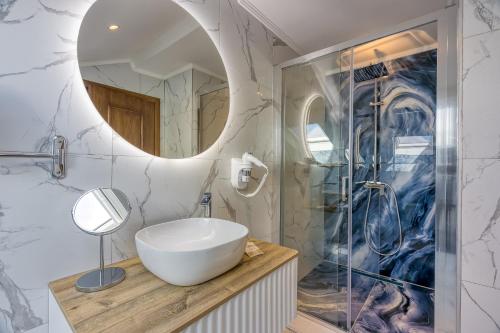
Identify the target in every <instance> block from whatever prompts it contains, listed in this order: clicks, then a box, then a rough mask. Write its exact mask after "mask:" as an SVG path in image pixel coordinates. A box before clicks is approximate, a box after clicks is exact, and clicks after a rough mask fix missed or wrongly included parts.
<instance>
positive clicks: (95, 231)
mask: <svg viewBox="0 0 500 333" xmlns="http://www.w3.org/2000/svg"><path fill="white" fill-rule="evenodd" d="M131 210H132V208H131V206H130V203H129V201H128V199H127V196H126V195H125V194H124V193H123V192H122V191H120V190H117V189H112V188H96V189H93V190H90V191H88V192H86V193H84V194H83V195H82V196H81V197H80V198H79V199H78V200H77V202H76V203H75V205H74V207H73V212H72V215H73V221H74V222H75V224H76V226H77V227H78V228H79V229H81V230H82V231H84V232H86V233H88V234H90V235H94V236H99V238H100V246H99V247H100V267H99V268H98V269H96V270H93V271H90V272H88V273H86V274H85V275H83V276H82V277H80V278H79V279H78V281H77V282H76V285H75V287H76V289H77V290H79V291H82V292H95V291H99V290H103V289H107V288H110V287H112V286H114V285H116V284H118V283H120V282H121V281H123V279H125V271H124V270H123V269H122V268H118V267H108V268H104V244H103V242H104V240H103V236H104V235H108V234H111V233H113V232H115V231H116V230H118V229H119V228H120V227H122V226H123V225H124V224H125V222H127V220H128V218H129V216H130V212H131Z"/></svg>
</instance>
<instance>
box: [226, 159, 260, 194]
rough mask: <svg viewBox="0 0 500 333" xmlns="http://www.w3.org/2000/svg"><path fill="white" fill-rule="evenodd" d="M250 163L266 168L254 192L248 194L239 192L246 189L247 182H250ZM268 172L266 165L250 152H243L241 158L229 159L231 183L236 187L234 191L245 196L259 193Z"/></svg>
mask: <svg viewBox="0 0 500 333" xmlns="http://www.w3.org/2000/svg"><path fill="white" fill-rule="evenodd" d="M252 164H255V165H256V166H258V167H261V168H264V169H266V173H265V174H264V176H263V177H262V180H261V181H260V184H259V186H257V189H256V190H255V191H254V192H252V193H248V194H245V193H241V192H240V190H244V189H246V188H247V187H248V183H249V182H250V175H251V173H252ZM268 174H269V169H268V168H267V166H266V165H265V164H264V163H262V162H261V161H260V160H259V159H257V158H256V157H255V156H253V155H252V154H250V153H244V154H243V156H242V157H241V158H232V159H231V184H232V185H233V187H234V188H235V189H236V192H238V193H239V194H240V195H242V196H244V197H246V198H251V197H253V196H255V195H256V194H257V193H259V191H260V190H261V188H262V186H264V183H265V182H266V178H267V176H268Z"/></svg>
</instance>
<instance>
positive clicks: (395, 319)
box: [298, 261, 434, 333]
mask: <svg viewBox="0 0 500 333" xmlns="http://www.w3.org/2000/svg"><path fill="white" fill-rule="evenodd" d="M347 272H348V271H347V268H346V267H344V266H342V265H338V264H335V263H332V262H329V261H323V262H322V263H320V264H319V265H318V266H316V267H315V268H314V269H313V270H312V271H311V272H310V273H309V274H307V275H306V276H305V277H304V278H302V279H301V280H300V282H299V287H298V309H299V311H301V312H304V313H306V314H308V315H311V316H314V317H316V318H319V319H321V320H324V321H326V322H328V323H330V324H332V325H334V326H337V327H340V328H342V329H344V330H347V309H348V307H349V304H348V297H349V295H348V292H347V290H348V288H347V285H348V274H347ZM351 281H352V288H351V320H352V330H351V331H352V332H356V333H372V332H373V333H375V332H377V333H378V332H387V333H392V332H429V333H430V332H433V326H434V291H433V290H431V289H427V288H421V287H418V286H414V285H411V284H408V283H401V282H395V281H390V280H387V279H381V278H376V277H373V276H369V275H367V274H363V273H362V272H357V271H355V270H352V273H351Z"/></svg>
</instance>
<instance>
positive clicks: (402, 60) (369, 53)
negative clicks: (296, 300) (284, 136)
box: [351, 23, 437, 332]
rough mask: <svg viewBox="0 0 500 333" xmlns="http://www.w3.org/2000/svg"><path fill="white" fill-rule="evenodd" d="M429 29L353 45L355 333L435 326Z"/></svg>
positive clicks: (433, 64) (433, 39)
mask: <svg viewBox="0 0 500 333" xmlns="http://www.w3.org/2000/svg"><path fill="white" fill-rule="evenodd" d="M436 32H437V26H436V23H432V24H428V25H425V26H421V27H417V28H414V29H411V30H407V31H403V32H400V33H398V34H395V35H391V36H387V37H384V38H381V39H378V40H375V41H372V42H369V43H366V44H363V45H359V46H356V47H355V48H354V49H353V53H354V55H353V64H354V66H353V78H354V80H353V81H354V82H353V92H352V99H353V110H352V111H353V145H354V153H355V156H354V160H355V162H354V164H353V174H352V175H353V190H352V192H353V193H352V196H353V197H352V249H351V253H352V263H351V265H352V266H351V267H352V272H351V278H352V279H351V293H352V300H351V303H352V305H353V306H352V310H351V315H352V317H353V331H355V332H357V331H359V332H372V331H373V329H374V328H373V327H374V326H373V325H374V322H377V323H378V324H377V325H380V326H377V327H378V328H377V329H378V331H384V332H385V331H387V332H392V331H398V330H399V329H401V327H404V331H418V332H431V331H432V330H433V322H434V304H433V303H434V260H435V237H434V229H435V227H434V226H435V223H434V219H435V217H434V214H435V175H436V170H435V165H436V159H435V156H436V149H435V141H436V138H435V137H436V131H435V124H436V121H435V119H436V94H437V91H436V85H437V49H436V48H437V36H436ZM356 304H359V305H361V307H359V306H358V307H356V306H355V305H356ZM410 309H412V311H413V312H412V313H409V311H410ZM396 318H397V325H398V326H397V327H396V326H394V325H395V324H394V323H395V320H396Z"/></svg>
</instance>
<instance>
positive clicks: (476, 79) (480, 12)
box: [461, 0, 500, 333]
mask: <svg viewBox="0 0 500 333" xmlns="http://www.w3.org/2000/svg"><path fill="white" fill-rule="evenodd" d="M462 4H463V69H462V85H463V86H462V88H463V96H462V98H463V100H462V124H463V127H462V167H463V170H462V315H461V317H462V319H461V320H462V332H463V333H468V332H481V333H493V332H500V310H499V309H498V300H499V299H500V274H499V269H500V191H499V188H500V180H499V179H500V178H499V175H500V135H499V133H500V130H499V123H500V112H499V105H500V94H499V92H500V1H499V0H463V3H462Z"/></svg>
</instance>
